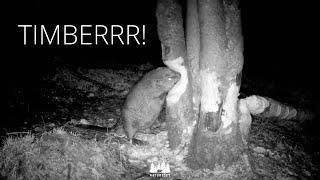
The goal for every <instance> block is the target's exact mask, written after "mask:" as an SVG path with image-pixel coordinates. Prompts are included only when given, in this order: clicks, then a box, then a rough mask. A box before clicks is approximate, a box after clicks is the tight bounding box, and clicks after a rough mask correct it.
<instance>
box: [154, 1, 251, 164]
mask: <svg viewBox="0 0 320 180" xmlns="http://www.w3.org/2000/svg"><path fill="white" fill-rule="evenodd" d="M158 2H159V3H158V8H157V19H158V33H159V37H160V40H161V43H162V52H163V61H164V63H165V64H166V65H167V66H168V67H169V68H171V69H173V70H176V71H178V72H180V73H181V75H182V78H181V80H180V81H179V82H178V84H177V85H176V86H175V87H174V88H173V89H172V90H171V91H170V92H169V95H168V97H167V109H168V110H167V121H168V138H169V142H170V148H172V149H173V150H174V149H177V148H178V149H180V148H181V147H186V146H187V148H185V149H187V153H188V155H187V156H186V157H188V158H186V162H187V163H188V165H189V167H192V168H195V169H199V168H208V169H212V170H213V169H215V168H216V167H221V166H223V167H226V168H228V167H231V166H232V165H234V164H235V163H238V160H239V159H241V157H242V156H243V155H244V154H245V149H246V143H245V140H246V137H247V136H245V135H242V133H241V131H240V126H239V119H240V113H239V111H238V95H239V89H240V84H241V71H242V64H243V55H242V48H243V45H242V43H243V42H242V41H243V40H242V34H241V23H240V12H239V10H238V6H237V3H236V2H235V1H223V2H221V1H218V0H199V1H196V0H188V1H187V4H186V5H187V12H186V28H185V29H186V40H185V39H184V31H183V24H182V22H183V21H182V17H181V14H182V11H181V6H180V5H179V4H178V2H177V1H175V0H159V1H158ZM185 42H186V43H185ZM244 117H245V118H244ZM244 117H242V121H241V122H246V123H243V124H245V126H246V127H247V126H249V127H250V122H251V117H250V115H249V116H244ZM248 122H249V123H248ZM195 124H196V125H195ZM247 129H249V128H248V127H247Z"/></svg>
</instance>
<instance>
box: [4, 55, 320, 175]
mask: <svg viewBox="0 0 320 180" xmlns="http://www.w3.org/2000/svg"><path fill="white" fill-rule="evenodd" d="M51 63H52V71H51V72H48V75H47V76H45V77H43V78H42V81H41V83H40V84H41V85H40V86H39V87H37V88H36V89H31V90H25V89H22V88H20V89H19V88H14V89H12V91H11V92H12V93H11V96H9V101H8V108H7V109H8V116H7V119H8V122H12V125H8V126H6V127H3V128H2V129H1V133H0V135H1V140H2V141H1V142H2V143H1V149H0V173H1V176H2V177H3V178H8V179H37V178H38V179H39V178H40V179H42V178H45V179H50V178H53V179H59V178H62V177H68V178H67V179H72V177H74V176H75V177H84V178H85V179H152V178H151V177H149V176H146V173H145V172H142V171H141V169H140V170H139V169H136V168H134V167H132V166H130V164H128V163H127V162H126V161H125V158H124V157H123V156H122V155H121V154H119V142H120V141H122V143H126V142H125V141H126V140H124V139H122V138H119V137H115V136H113V135H112V134H109V133H105V132H103V131H102V132H101V131H99V129H97V131H92V132H91V131H90V132H89V133H84V132H81V131H77V130H76V129H72V128H71V130H70V127H72V126H73V125H75V124H78V123H79V122H81V123H82V124H83V123H86V124H89V125H94V126H99V127H104V128H105V127H107V128H110V129H112V127H114V126H115V125H116V123H117V122H118V121H121V118H120V117H121V116H120V115H121V106H122V104H123V102H124V100H125V97H126V94H127V93H128V92H129V89H130V87H131V86H132V85H133V84H134V83H135V82H136V81H137V80H139V78H141V77H142V76H143V74H145V73H146V72H148V71H150V70H151V69H153V68H154V67H153V66H152V65H151V64H148V63H147V64H140V65H127V66H124V65H122V66H121V67H109V68H71V67H70V66H67V65H66V64H65V63H64V62H63V60H61V59H59V58H57V59H53V60H52V62H51ZM277 88H278V87H275V86H274V85H272V82H266V81H264V82H261V80H258V79H252V78H250V77H246V76H244V78H243V81H242V87H241V96H240V98H243V97H246V96H250V95H260V96H267V97H270V98H273V99H275V100H278V101H280V102H283V101H285V102H284V103H288V104H290V105H292V106H294V107H307V108H309V107H311V106H310V104H312V102H311V101H312V99H313V97H312V93H311V92H310V91H309V90H306V89H302V88H300V89H299V88H291V89H290V88H288V89H286V90H285V91H284V90H278V89H277ZM34 99H37V100H36V101H34ZM313 126H314V124H313V122H300V121H294V120H293V121H288V120H286V121H283V120H279V119H274V118H261V117H253V121H252V126H251V131H250V136H249V154H250V155H249V159H250V163H251V166H252V170H253V171H254V173H255V178H254V179H320V173H319V167H320V154H319V153H320V149H319V148H320V146H319V145H320V139H319V135H320V133H319V134H317V132H316V130H315V128H312V127H313ZM310 127H311V128H310ZM148 170H149V169H146V171H148ZM71 172H75V174H76V175H73V174H72V173H71ZM192 174H193V175H194V177H192V176H190V175H189V176H187V177H189V179H194V178H195V176H197V177H200V176H201V175H199V172H198V173H195V172H193V173H192ZM203 174H205V173H204V172H202V176H203V178H202V179H206V178H205V176H204V175H203Z"/></svg>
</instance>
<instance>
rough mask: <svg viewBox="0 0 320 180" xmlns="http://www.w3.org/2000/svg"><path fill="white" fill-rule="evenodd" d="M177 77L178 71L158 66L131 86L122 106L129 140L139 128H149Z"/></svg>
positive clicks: (125, 129)
mask: <svg viewBox="0 0 320 180" xmlns="http://www.w3.org/2000/svg"><path fill="white" fill-rule="evenodd" d="M179 79H180V74H179V73H177V72H175V71H173V70H171V69H169V68H166V67H159V68H157V69H154V70H152V71H150V72H148V73H147V74H145V75H144V76H143V78H142V79H141V80H140V81H138V83H137V84H135V85H134V86H133V87H132V89H131V90H130V91H129V93H128V95H127V97H126V100H125V103H124V106H123V108H122V116H123V128H124V131H125V134H126V136H127V137H128V139H129V140H130V141H131V140H132V138H133V136H134V135H135V134H136V133H137V132H138V131H139V130H145V129H148V128H150V127H151V126H152V124H153V123H154V122H155V121H156V120H157V118H158V116H159V114H160V112H161V110H162V107H163V104H164V102H165V98H166V95H167V93H168V91H169V90H170V89H171V88H172V87H173V86H174V85H175V84H176V83H177V82H178V80H179Z"/></svg>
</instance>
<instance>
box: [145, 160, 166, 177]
mask: <svg viewBox="0 0 320 180" xmlns="http://www.w3.org/2000/svg"><path fill="white" fill-rule="evenodd" d="M149 172H150V176H151V177H170V166H169V163H166V162H165V161H161V162H159V161H155V162H152V163H151V165H150V171H149Z"/></svg>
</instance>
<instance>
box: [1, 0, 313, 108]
mask: <svg viewBox="0 0 320 180" xmlns="http://www.w3.org/2000/svg"><path fill="white" fill-rule="evenodd" d="M12 3H14V4H10V5H9V6H7V7H8V9H9V11H8V13H7V15H6V17H5V19H6V22H5V25H4V26H3V27H4V29H5V30H6V31H8V32H6V33H5V34H4V36H5V37H4V39H6V40H8V41H7V42H6V43H5V44H6V48H8V49H5V51H6V53H8V54H9V58H4V61H3V62H4V66H3V67H4V68H3V69H4V71H3V72H4V73H5V75H4V77H5V79H6V81H7V86H28V87H29V86H33V87H34V86H37V85H38V84H37V83H38V80H39V79H40V78H41V74H42V73H43V72H45V71H46V69H47V68H48V67H47V66H48V64H47V62H46V60H47V58H48V56H53V55H57V56H62V57H64V58H65V59H66V60H68V61H72V63H75V64H77V63H78V64H86V63H88V62H89V63H91V64H94V63H96V64H100V65H101V64H102V65H103V66H108V65H109V64H114V63H126V64H127V63H141V62H142V61H152V62H154V63H155V64H157V65H161V51H160V41H159V40H158V38H157V30H156V18H155V7H156V3H155V1H152V0H146V1H144V0H139V1H128V0H117V1H107V0H103V1H102V0H91V1H75V0H71V1H62V0H57V1H42V0H32V1H15V2H12ZM240 6H241V10H242V24H243V35H244V47H245V48H244V56H245V63H244V70H243V73H244V75H248V76H250V77H251V78H256V79H261V81H264V80H273V81H275V82H276V84H277V88H280V89H282V90H285V89H286V88H288V87H306V88H309V89H312V91H313V92H317V83H318V76H319V75H318V72H319V70H318V69H319V68H318V65H317V61H318V59H319V58H318V56H316V52H317V50H316V46H315V45H314V42H317V41H316V39H315V37H316V33H315V32H317V31H316V30H315V26H316V24H317V22H318V21H316V11H314V10H313V7H315V4H313V3H312V2H308V1H304V2H301V1H300V2H296V1H289V0H284V1H244V0H242V1H241V2H240ZM18 24H32V25H35V24H37V25H40V24H44V25H56V24H60V25H64V24H72V25H80V24H92V25H95V24H102V25H107V26H108V25H111V24H120V25H127V24H135V25H142V24H145V25H146V45H145V46H100V47H99V46H71V47H70V46H68V47H66V46H58V47H57V46H49V47H45V46H33V45H30V46H23V37H22V32H21V29H19V28H18V27H17V25H18ZM315 98H316V99H315V101H316V102H318V96H315Z"/></svg>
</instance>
